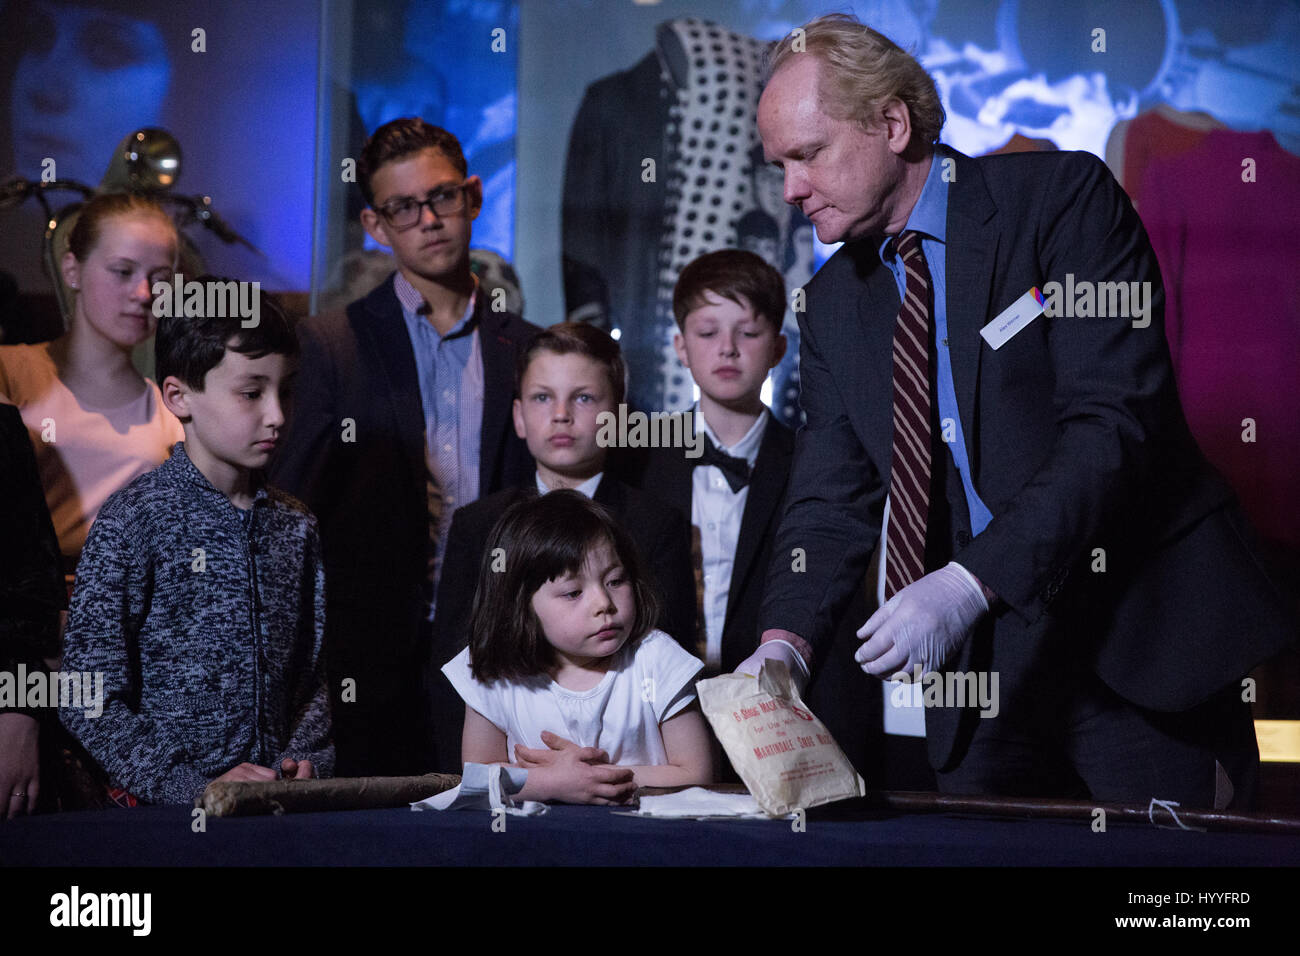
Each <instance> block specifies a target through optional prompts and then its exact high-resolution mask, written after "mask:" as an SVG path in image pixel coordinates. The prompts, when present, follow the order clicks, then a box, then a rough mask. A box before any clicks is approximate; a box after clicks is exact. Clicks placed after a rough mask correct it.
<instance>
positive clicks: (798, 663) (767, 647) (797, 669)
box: [735, 640, 808, 696]
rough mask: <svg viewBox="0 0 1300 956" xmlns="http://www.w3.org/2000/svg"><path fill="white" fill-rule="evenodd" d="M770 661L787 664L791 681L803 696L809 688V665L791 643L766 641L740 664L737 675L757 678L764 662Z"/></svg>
mask: <svg viewBox="0 0 1300 956" xmlns="http://www.w3.org/2000/svg"><path fill="white" fill-rule="evenodd" d="M769 659H771V660H777V661H784V662H785V666H786V667H787V668H789V670H790V679H791V680H792V681H794V685H795V689H796V690H798V691H799V694H800V696H802V695H803V691H804V688H805V687H807V686H808V665H807V664H806V663H805V662H804V659H803V655H802V654H800V653H799V652H798V651H797V650H795V647H794V645H793V644H791V643H790V642H789V641H780V640H777V641H764V642H763V643H762V644H759V645H758V650H756V651H754V653H752V654H750V655H749V656H748V657H747V658H745V659H744V660H743V661H741V662H740V664H739V665H738V666H737V667H736V671H735V673H737V674H748V675H749V676H750V677H757V676H758V672H759V671H760V670H762V669H763V661H765V660H769Z"/></svg>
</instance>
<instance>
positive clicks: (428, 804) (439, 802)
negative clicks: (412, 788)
mask: <svg viewBox="0 0 1300 956" xmlns="http://www.w3.org/2000/svg"><path fill="white" fill-rule="evenodd" d="M527 779H528V771H527V770H525V769H524V768H523V767H504V766H501V765H500V764H490V765H489V764H483V763H467V764H465V769H464V771H463V772H462V773H461V776H460V786H459V787H455V788H453V789H451V790H444V791H443V792H442V793H437V794H434V795H433V796H432V797H428V798H426V799H424V800H420V801H419V802H417V803H412V804H411V809H412V810H504V811H505V812H506V813H509V814H511V815H513V816H521V817H532V816H537V815H538V814H542V813H545V812H546V811H547V809H548V808H547V806H546V804H544V803H541V802H539V801H537V800H522V801H518V802H516V801H515V799H514V794H516V793H518V792H519V791H520V790H522V789H523V788H524V782H525V781H526V780H527Z"/></svg>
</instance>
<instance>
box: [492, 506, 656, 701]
mask: <svg viewBox="0 0 1300 956" xmlns="http://www.w3.org/2000/svg"><path fill="white" fill-rule="evenodd" d="M604 543H608V544H609V545H610V546H611V547H612V548H613V550H614V553H615V555H617V557H618V560H619V562H620V563H621V564H622V565H623V572H624V574H625V575H626V576H627V580H628V582H629V583H630V585H631V587H632V594H633V597H634V599H635V602H636V610H635V612H634V614H633V618H632V622H631V627H630V628H629V635H630V636H629V637H628V640H627V643H626V644H624V646H625V647H633V646H635V645H636V643H637V642H638V641H640V640H641V638H643V637H644V636H645V635H646V634H647V633H648V632H649V631H650V629H651V627H652V626H653V625H654V622H655V621H656V620H657V619H658V617H659V600H658V598H657V597H656V595H655V591H654V588H653V587H651V585H650V582H649V581H647V580H646V577H645V574H644V573H643V571H642V565H641V559H640V557H639V555H638V554H637V551H636V545H634V544H633V543H632V539H631V538H630V537H628V534H627V532H626V531H624V530H623V528H622V527H621V526H620V525H619V523H618V522H617V521H616V520H614V517H613V515H611V514H610V513H609V512H608V511H606V510H605V509H604V508H603V507H601V506H600V505H598V504H596V503H595V502H594V501H590V500H588V499H587V497H586V496H585V495H583V494H582V493H581V492H577V491H572V490H569V489H564V490H561V491H552V492H551V493H549V494H545V495H540V496H538V497H536V498H528V499H526V500H524V501H519V502H516V503H515V504H513V505H511V506H510V507H509V508H508V509H507V510H506V513H505V514H503V515H502V516H501V518H500V520H498V521H497V523H496V525H495V526H494V527H493V528H492V533H491V535H489V537H488V545H487V549H486V550H485V551H484V552H483V561H482V563H481V564H480V566H479V577H478V588H477V590H476V591H475V592H474V609H473V611H472V613H471V616H470V639H469V659H470V671H471V672H472V673H473V675H474V679H475V680H477V681H479V682H480V683H483V684H489V683H492V682H493V681H496V680H516V681H527V680H530V679H535V678H537V677H539V676H541V675H544V674H547V673H549V672H550V670H551V668H552V667H554V666H555V662H556V661H555V651H554V650H553V649H552V648H551V645H550V643H549V642H548V641H547V640H546V635H545V634H543V633H542V625H541V622H540V621H539V620H538V619H537V615H536V613H534V611H533V595H534V594H536V593H537V589H538V588H540V587H541V586H542V585H543V584H545V583H546V582H547V581H551V580H554V579H555V578H559V577H563V576H564V575H566V574H574V573H577V572H578V571H580V570H581V568H582V566H583V564H584V563H585V562H586V560H587V554H588V552H590V551H591V550H592V549H593V548H596V547H599V546H600V545H601V544H604Z"/></svg>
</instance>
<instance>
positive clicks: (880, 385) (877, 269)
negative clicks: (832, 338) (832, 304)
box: [835, 239, 902, 476]
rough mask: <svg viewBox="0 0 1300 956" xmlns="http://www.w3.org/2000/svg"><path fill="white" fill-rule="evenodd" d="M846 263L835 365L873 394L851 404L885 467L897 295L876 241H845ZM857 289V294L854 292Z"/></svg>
mask: <svg viewBox="0 0 1300 956" xmlns="http://www.w3.org/2000/svg"><path fill="white" fill-rule="evenodd" d="M846 248H848V249H849V250H850V262H851V264H852V268H853V271H854V278H853V281H851V282H846V283H843V284H841V285H840V286H839V287H838V289H837V291H840V292H841V294H845V293H847V294H845V295H844V298H845V299H846V301H847V303H848V304H846V306H845V309H846V314H841V315H836V316H835V326H836V327H838V328H842V329H844V336H843V338H842V339H840V340H839V341H837V342H836V343H835V347H836V348H838V349H839V350H841V351H840V355H839V357H838V359H837V362H836V365H837V367H838V368H844V369H846V371H847V374H848V376H849V378H847V379H846V380H849V381H862V382H863V383H865V385H866V391H865V392H864V393H863V394H864V395H874V396H877V398H876V401H878V402H879V405H876V404H875V402H872V401H866V400H864V401H862V402H861V403H860V405H859V406H858V407H857V408H854V409H850V410H849V414H850V415H851V416H852V418H853V422H854V425H855V426H856V427H857V429H858V430H859V434H860V435H861V437H862V443H863V446H864V447H865V448H866V449H867V451H868V454H870V455H871V457H872V458H873V460H875V461H878V462H879V463H880V465H879V467H880V469H881V473H882V474H884V475H886V476H888V471H886V468H887V467H888V465H889V460H890V456H891V454H892V448H893V444H894V420H893V416H892V413H891V411H890V409H892V408H893V403H894V387H893V381H894V326H895V324H896V322H897V320H898V310H899V308H900V307H901V306H902V300H901V299H899V297H898V285H897V284H896V283H895V281H894V275H893V273H892V272H890V271H889V269H888V268H886V267H885V265H884V263H882V262H881V261H880V242H879V240H877V239H866V240H862V241H859V242H854V243H849V244H848V246H847V247H846ZM855 292H856V295H854V293H855Z"/></svg>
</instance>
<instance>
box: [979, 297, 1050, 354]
mask: <svg viewBox="0 0 1300 956" xmlns="http://www.w3.org/2000/svg"><path fill="white" fill-rule="evenodd" d="M1045 301H1046V300H1045V299H1044V298H1043V293H1041V292H1039V291H1038V286H1034V287H1033V288H1032V289H1030V290H1029V291H1028V292H1026V293H1025V294H1024V295H1022V296H1021V297H1020V298H1018V299H1016V301H1015V302H1012V303H1011V304H1010V305H1009V306H1007V307H1006V308H1005V309H1003V310H1002V314H1001V315H999V316H998V317H997V318H996V319H994V320H993V321H992V322H990V323H989V324H988V325H986V326H984V328H982V329H980V335H982V336H984V341H985V342H987V343H988V344H989V347H990V348H992V349H994V350H995V351H996V350H997V349H1000V348H1002V346H1004V345H1006V344H1007V342H1008V341H1010V339H1011V337H1012V336H1013V335H1015V334H1016V333H1017V332H1019V331H1020V330H1021V329H1023V328H1024V327H1025V326H1026V325H1028V324H1029V323H1030V322H1032V321H1034V319H1036V318H1038V317H1039V316H1040V315H1042V314H1043V305H1044V302H1045Z"/></svg>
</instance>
